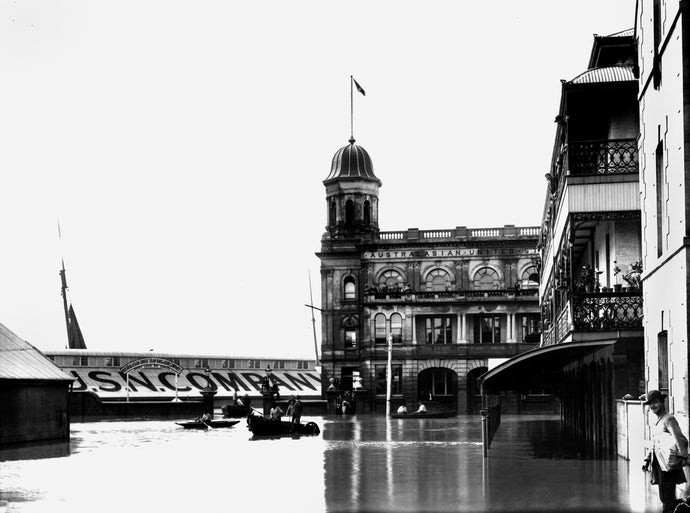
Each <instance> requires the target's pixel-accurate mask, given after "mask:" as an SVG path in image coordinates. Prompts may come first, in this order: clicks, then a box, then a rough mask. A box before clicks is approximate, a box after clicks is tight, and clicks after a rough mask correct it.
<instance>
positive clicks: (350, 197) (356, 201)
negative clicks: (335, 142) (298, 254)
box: [323, 138, 381, 239]
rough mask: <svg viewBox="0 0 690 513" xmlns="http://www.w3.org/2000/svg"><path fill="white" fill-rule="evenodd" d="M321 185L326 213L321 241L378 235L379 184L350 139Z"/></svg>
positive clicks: (368, 161)
mask: <svg viewBox="0 0 690 513" xmlns="http://www.w3.org/2000/svg"><path fill="white" fill-rule="evenodd" d="M323 184H324V185H325V186H326V205H327V212H328V224H327V226H326V233H325V234H324V239H327V238H331V239H352V238H360V237H361V236H362V235H363V234H374V233H377V232H378V231H379V212H378V211H379V187H381V180H379V179H378V178H376V175H375V174H374V166H373V165H372V163H371V157H370V156H369V153H367V150H365V149H364V148H362V147H361V146H358V145H356V144H355V140H354V139H353V138H350V140H349V144H348V145H347V146H344V147H342V148H340V149H339V150H338V151H337V152H336V153H335V155H334V156H333V163H332V164H331V172H330V173H329V175H328V177H327V178H326V179H325V180H324V181H323Z"/></svg>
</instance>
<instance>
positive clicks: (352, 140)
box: [347, 136, 355, 144]
mask: <svg viewBox="0 0 690 513" xmlns="http://www.w3.org/2000/svg"><path fill="white" fill-rule="evenodd" d="M347 142H349V143H350V144H355V138H354V137H352V136H350V138H349V139H348V140H347Z"/></svg>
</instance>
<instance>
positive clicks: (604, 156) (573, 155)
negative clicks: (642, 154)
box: [567, 139, 639, 175]
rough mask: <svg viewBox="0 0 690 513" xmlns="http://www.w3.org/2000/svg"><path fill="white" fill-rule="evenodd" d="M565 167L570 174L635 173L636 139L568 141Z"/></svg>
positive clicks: (637, 165)
mask: <svg viewBox="0 0 690 513" xmlns="http://www.w3.org/2000/svg"><path fill="white" fill-rule="evenodd" d="M567 159H568V163H567V169H568V171H569V173H570V174H571V175H610V174H625V173H637V172H638V171H639V158H638V151H637V140H636V139H608V140H603V141H578V142H571V143H568V151H567Z"/></svg>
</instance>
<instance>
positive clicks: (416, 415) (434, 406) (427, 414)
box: [391, 401, 458, 419]
mask: <svg viewBox="0 0 690 513" xmlns="http://www.w3.org/2000/svg"><path fill="white" fill-rule="evenodd" d="M423 404H424V406H425V407H426V411H424V412H418V411H411V412H410V413H394V414H392V415H391V417H393V418H394V419H447V418H449V417H455V416H457V414H458V411H457V410H451V409H449V408H448V407H447V406H445V405H443V404H441V403H439V402H437V401H425V402H424V403H423Z"/></svg>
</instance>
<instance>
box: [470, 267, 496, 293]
mask: <svg viewBox="0 0 690 513" xmlns="http://www.w3.org/2000/svg"><path fill="white" fill-rule="evenodd" d="M500 286H501V282H500V280H499V276H498V273H497V272H496V271H495V270H494V269H492V268H491V267H482V268H481V269H479V270H478V271H477V272H476V273H474V288H475V289H476V290H495V289H498V288H500Z"/></svg>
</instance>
